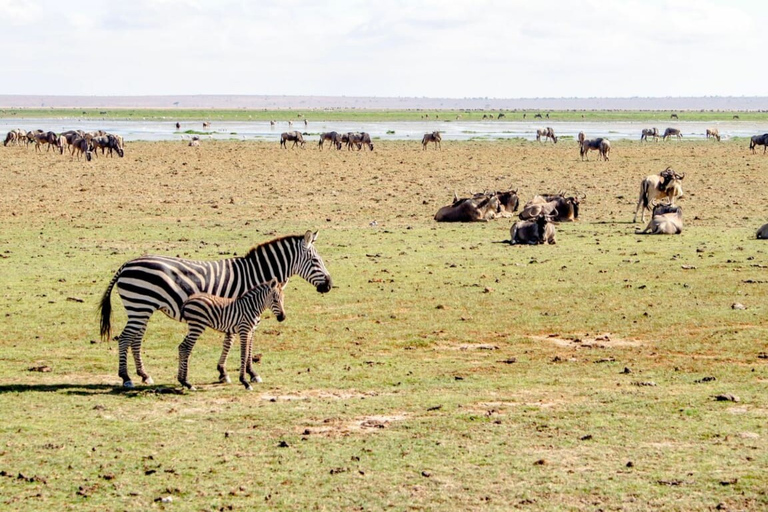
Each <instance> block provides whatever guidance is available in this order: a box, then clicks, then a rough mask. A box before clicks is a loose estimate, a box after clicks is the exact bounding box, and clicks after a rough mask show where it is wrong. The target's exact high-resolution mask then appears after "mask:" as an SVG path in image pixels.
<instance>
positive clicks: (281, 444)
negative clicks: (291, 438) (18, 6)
mask: <svg viewBox="0 0 768 512" xmlns="http://www.w3.org/2000/svg"><path fill="white" fill-rule="evenodd" d="M289 446H290V445H289V444H288V442H287V441H280V442H279V443H277V447H278V448H288V447H289Z"/></svg>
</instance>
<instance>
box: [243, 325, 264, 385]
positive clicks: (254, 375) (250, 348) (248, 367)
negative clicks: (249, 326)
mask: <svg viewBox="0 0 768 512" xmlns="http://www.w3.org/2000/svg"><path fill="white" fill-rule="evenodd" d="M253 332H254V331H251V332H250V333H249V334H248V360H247V361H246V362H245V372H246V373H247V374H248V375H249V376H250V377H251V382H261V377H259V374H258V373H256V372H255V371H253Z"/></svg>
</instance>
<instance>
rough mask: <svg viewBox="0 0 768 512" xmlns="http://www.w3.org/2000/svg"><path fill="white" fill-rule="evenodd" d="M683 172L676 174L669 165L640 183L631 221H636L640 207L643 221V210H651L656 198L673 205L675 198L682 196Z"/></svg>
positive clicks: (642, 220) (643, 220)
mask: <svg viewBox="0 0 768 512" xmlns="http://www.w3.org/2000/svg"><path fill="white" fill-rule="evenodd" d="M683 178H685V173H683V174H682V175H680V174H677V172H675V171H674V170H672V168H671V167H667V168H666V169H664V170H663V171H661V172H660V173H659V174H651V175H650V176H647V177H646V178H645V179H644V180H643V181H642V183H640V197H638V199H637V208H635V216H634V218H633V219H632V222H637V212H638V211H640V209H641V208H642V211H643V213H642V216H641V217H640V221H641V222H645V211H646V210H648V211H650V210H651V207H652V206H653V204H654V202H655V201H656V199H661V198H666V199H667V201H668V202H669V204H672V205H674V204H675V199H678V198H680V197H683V187H682V185H681V183H680V182H681V181H682V179H683Z"/></svg>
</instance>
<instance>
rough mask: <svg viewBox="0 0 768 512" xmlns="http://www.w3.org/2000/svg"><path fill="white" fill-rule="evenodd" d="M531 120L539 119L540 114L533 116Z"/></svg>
mask: <svg viewBox="0 0 768 512" xmlns="http://www.w3.org/2000/svg"><path fill="white" fill-rule="evenodd" d="M533 118H534V119H541V114H536V115H535V116H533Z"/></svg>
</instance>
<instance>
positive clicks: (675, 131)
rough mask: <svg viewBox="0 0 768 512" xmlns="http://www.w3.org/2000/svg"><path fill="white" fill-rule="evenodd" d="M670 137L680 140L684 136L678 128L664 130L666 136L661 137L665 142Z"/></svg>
mask: <svg viewBox="0 0 768 512" xmlns="http://www.w3.org/2000/svg"><path fill="white" fill-rule="evenodd" d="M669 137H677V138H678V139H682V138H683V134H682V133H680V130H678V129H677V128H667V129H666V130H664V135H663V136H662V137H661V138H662V139H663V140H667V138H669Z"/></svg>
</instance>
